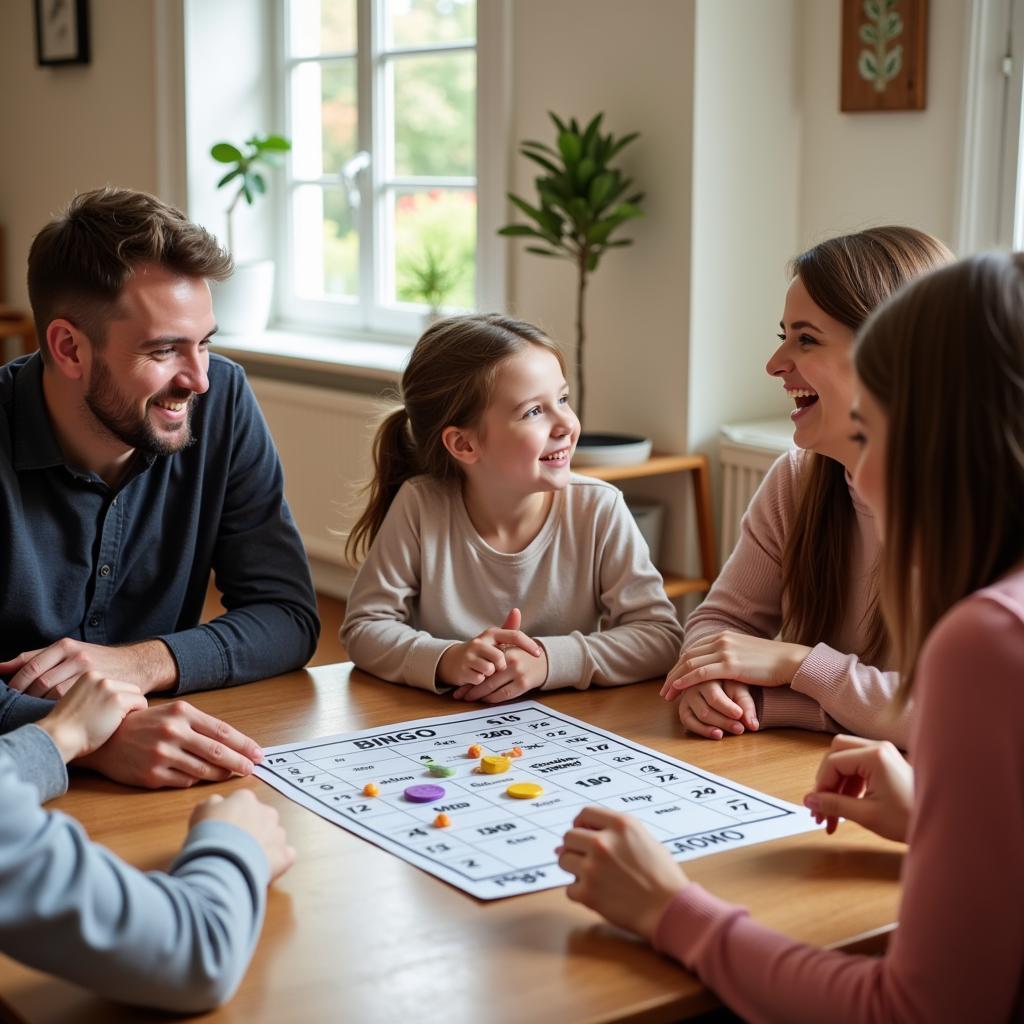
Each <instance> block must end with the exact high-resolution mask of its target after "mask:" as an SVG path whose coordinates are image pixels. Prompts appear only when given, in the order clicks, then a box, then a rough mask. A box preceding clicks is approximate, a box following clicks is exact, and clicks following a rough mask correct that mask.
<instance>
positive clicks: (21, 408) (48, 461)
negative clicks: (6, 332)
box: [14, 352, 64, 470]
mask: <svg viewBox="0 0 1024 1024" xmlns="http://www.w3.org/2000/svg"><path fill="white" fill-rule="evenodd" d="M63 465H64V453H63V452H62V451H61V450H60V445H59V444H58V443H57V438H56V436H55V435H54V433H53V424H52V423H50V414H49V413H48V412H47V411H46V399H45V398H44V397H43V357H42V356H41V355H40V354H39V353H38V352H35V353H33V354H32V356H31V357H30V358H29V359H28V360H27V361H26V363H25V365H24V366H22V368H21V369H20V370H19V371H18V374H17V376H16V377H15V378H14V468H15V469H16V470H23V469H49V468H50V467H51V466H63Z"/></svg>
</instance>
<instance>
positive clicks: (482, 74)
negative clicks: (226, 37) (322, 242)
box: [274, 0, 511, 344]
mask: <svg viewBox="0 0 1024 1024" xmlns="http://www.w3.org/2000/svg"><path fill="white" fill-rule="evenodd" d="M357 4H358V31H359V37H358V46H359V51H360V52H362V53H370V54H371V58H370V59H369V60H364V59H359V58H356V59H357V61H358V63H357V92H358V104H359V129H358V148H359V149H361V150H366V151H368V152H370V153H371V154H373V156H372V158H371V163H370V166H369V168H368V169H367V170H366V171H363V172H361V173H360V175H359V181H358V185H359V192H360V205H359V214H358V226H359V278H360V286H359V291H360V296H359V297H358V298H357V299H356V300H355V301H352V300H343V299H323V300H320V299H303V298H300V297H299V296H297V295H295V294H294V293H293V292H292V290H291V281H292V273H293V267H292V261H291V239H292V237H293V223H292V202H291V194H292V189H293V188H294V187H295V186H294V184H293V182H295V181H298V180H299V179H295V178H293V177H292V175H291V167H290V165H289V180H288V183H287V185H284V186H283V187H282V188H280V189H278V190H277V192H276V195H275V203H274V207H275V211H274V212H275V218H276V232H275V235H276V239H277V263H278V277H277V296H276V298H277V317H276V322H277V325H278V326H281V327H285V328H288V329H293V330H295V329H297V330H302V329H304V328H311V329H315V330H329V331H331V332H332V333H336V334H341V335H343V336H345V337H377V338H384V339H388V340H394V341H397V342H400V343H405V344H408V342H409V341H410V339H412V338H415V337H416V336H417V335H418V334H419V333H420V331H421V330H422V327H423V311H424V309H423V307H420V306H416V305H413V304H408V303H400V304H398V305H397V306H393V307H388V306H385V305H384V304H383V303H382V302H380V296H381V292H382V288H383V286H384V285H385V283H386V282H387V280H388V277H389V275H390V273H391V269H390V268H389V267H386V266H385V257H386V255H387V254H386V253H385V252H384V251H383V245H382V234H383V217H384V216H385V214H386V208H387V204H388V202H389V200H388V193H389V191H390V190H391V189H393V188H394V187H395V186H397V187H399V188H400V187H402V185H403V184H405V183H406V182H405V180H404V179H401V178H392V179H390V180H387V181H385V179H384V175H383V170H384V167H386V166H387V164H388V161H387V160H386V156H387V154H386V152H385V150H384V147H385V146H387V145H389V141H390V132H389V131H387V130H386V129H387V127H388V126H387V125H386V124H384V121H383V118H384V109H383V104H382V103H380V102H379V97H380V96H381V95H382V90H383V89H384V88H385V83H386V74H385V67H384V58H385V57H386V56H390V55H392V54H396V53H397V54H405V53H410V52H417V53H424V54H430V53H440V52H444V51H446V50H450V49H453V48H452V47H447V46H443V45H440V46H436V47H402V48H394V49H391V50H387V51H385V50H383V48H382V47H381V46H379V45H378V41H379V40H383V38H384V30H385V26H384V23H383V19H384V5H383V3H380V2H379V0H357ZM275 9H276V12H277V22H278V23H277V25H276V26H275V33H274V35H275V38H276V39H277V40H278V41H279V42H278V44H277V48H276V58H275V59H276V65H275V68H274V74H275V76H276V77H275V81H276V83H277V89H276V95H277V102H278V104H279V109H278V121H279V123H281V124H283V125H284V126H285V129H284V130H285V132H286V134H288V135H289V136H290V137H291V135H292V131H291V104H290V99H291V97H290V95H289V89H290V79H291V75H290V74H289V71H290V68H291V66H292V65H293V64H294V63H296V59H295V58H291V57H289V56H288V50H289V43H288V40H287V38H286V36H287V24H286V21H287V19H286V7H285V3H284V2H281V3H278V4H275ZM509 26H510V9H509V0H477V41H476V56H477V59H476V66H477V83H476V87H477V93H476V97H477V102H476V170H477V177H476V193H477V245H476V307H477V309H480V310H483V311H492V310H503V309H504V306H505V295H506V274H507V265H506V261H507V244H506V242H505V240H504V239H502V238H500V237H499V236H498V234H497V231H498V228H499V227H500V226H501V225H502V224H504V223H505V221H506V219H507V210H506V205H505V192H506V189H507V183H508V178H509V166H508V165H509V154H510V153H511V145H510V134H511V124H510V122H511V117H510V96H511V87H510V67H511V60H510V53H509V40H510V31H509ZM374 139H376V140H377V141H378V147H377V152H376V153H374V148H373V142H374ZM325 178H326V176H325ZM323 180H325V179H324V178H322V179H321V181H323ZM444 180H445V184H446V185H451V184H452V179H444ZM422 184H424V183H423V181H422V180H421V179H418V180H417V185H422ZM466 184H468V185H469V186H470V187H472V179H467V182H466ZM367 282H372V294H368V289H367V286H366V283H367Z"/></svg>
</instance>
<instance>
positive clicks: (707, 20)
mask: <svg viewBox="0 0 1024 1024" xmlns="http://www.w3.org/2000/svg"><path fill="white" fill-rule="evenodd" d="M823 6H824V5H823ZM798 15H799V3H798V0H759V2H758V3H756V4H752V3H749V2H748V0H698V2H697V31H696V40H695V47H694V48H695V51H696V58H695V59H696V66H695V71H694V118H693V120H694V128H693V236H692V253H691V260H692V267H693V270H692V274H691V278H690V281H691V283H690V310H691V312H690V332H689V339H690V373H689V381H688V388H687V394H688V398H689V402H688V431H687V447H688V448H689V449H690V450H693V451H707V452H709V453H712V454H713V453H714V452H715V450H716V444H717V437H718V430H719V427H720V426H721V424H722V423H728V422H730V421H732V420H747V419H756V418H759V417H764V416H771V415H774V414H779V415H781V414H783V413H784V412H785V410H786V403H785V401H784V400H783V397H782V393H781V389H780V388H779V386H778V384H777V383H775V382H774V381H772V380H771V379H770V378H769V377H768V375H767V374H766V373H765V372H764V364H765V361H766V360H767V358H768V356H769V355H770V354H771V352H772V351H773V349H774V347H775V345H776V342H775V334H776V332H777V330H778V328H777V326H775V325H777V324H778V321H779V316H780V314H781V310H782V300H783V294H784V291H785V286H786V278H785V273H784V268H785V265H786V262H787V261H788V260H789V259H790V258H791V257H792V256H793V254H794V252H795V251H796V244H797V242H796V237H797V210H798V191H799V170H800V142H801V132H800V97H799V94H798V90H797V82H798V77H797V70H796V69H797V67H798V65H799V55H798V53H797V46H796V36H797V33H798V29H799V24H798ZM837 45H838V44H837Z"/></svg>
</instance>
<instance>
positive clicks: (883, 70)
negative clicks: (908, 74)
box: [857, 0, 903, 92]
mask: <svg viewBox="0 0 1024 1024" xmlns="http://www.w3.org/2000/svg"><path fill="white" fill-rule="evenodd" d="M898 3H899V0H865V2H864V14H865V15H866V16H867V19H868V21H867V24H864V25H861V26H860V29H859V30H858V34H859V35H860V38H861V42H864V43H867V44H868V46H871V47H873V49H871V50H861V52H860V56H859V57H858V58H857V71H858V72H859V73H860V77H861V78H863V79H864V80H865V81H866V82H870V83H871V84H872V86H873V87H874V90H875V92H885V89H886V87H887V86H888V84H889V83H890V82H891V81H892V80H893V79H894V78H895V77H896V76H897V75H898V74H899V73H900V69H901V68H902V67H903V46H902V44H898V45H896V46H894V47H893V48H892V49H891V50H890V49H889V48H888V45H887V44H888V43H890V42H892V40H893V39H896V38H897V37H898V36H899V35H900V33H901V32H902V31H903V19H902V18H901V17H900V14H899V11H897V10H894V8H895V7H896V6H897V4H898Z"/></svg>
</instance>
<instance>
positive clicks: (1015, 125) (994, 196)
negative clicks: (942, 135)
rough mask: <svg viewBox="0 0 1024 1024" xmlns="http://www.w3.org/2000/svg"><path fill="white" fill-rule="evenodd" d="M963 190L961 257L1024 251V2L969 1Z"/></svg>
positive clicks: (959, 235)
mask: <svg viewBox="0 0 1024 1024" xmlns="http://www.w3.org/2000/svg"><path fill="white" fill-rule="evenodd" d="M967 22H968V24H967V32H966V33H965V35H966V38H967V55H966V57H967V63H966V71H965V76H964V77H965V86H966V88H965V92H966V96H965V103H964V119H963V137H962V140H961V146H962V150H961V160H960V189H959V197H958V204H957V220H956V229H955V238H954V249H955V250H956V252H957V254H958V255H960V256H967V255H970V254H971V253H974V252H979V251H981V250H984V249H992V248H1003V249H1006V248H1011V247H1012V248H1016V249H1019V248H1021V247H1022V246H1024V133H1022V131H1021V126H1022V110H1024V103H1022V99H1024V0H972V2H971V3H970V4H969V5H968V6H967Z"/></svg>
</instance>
